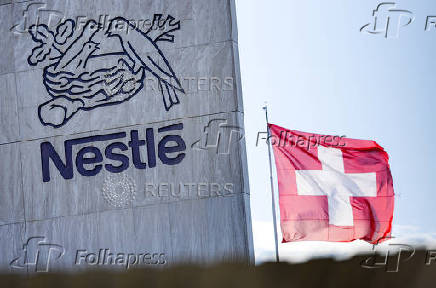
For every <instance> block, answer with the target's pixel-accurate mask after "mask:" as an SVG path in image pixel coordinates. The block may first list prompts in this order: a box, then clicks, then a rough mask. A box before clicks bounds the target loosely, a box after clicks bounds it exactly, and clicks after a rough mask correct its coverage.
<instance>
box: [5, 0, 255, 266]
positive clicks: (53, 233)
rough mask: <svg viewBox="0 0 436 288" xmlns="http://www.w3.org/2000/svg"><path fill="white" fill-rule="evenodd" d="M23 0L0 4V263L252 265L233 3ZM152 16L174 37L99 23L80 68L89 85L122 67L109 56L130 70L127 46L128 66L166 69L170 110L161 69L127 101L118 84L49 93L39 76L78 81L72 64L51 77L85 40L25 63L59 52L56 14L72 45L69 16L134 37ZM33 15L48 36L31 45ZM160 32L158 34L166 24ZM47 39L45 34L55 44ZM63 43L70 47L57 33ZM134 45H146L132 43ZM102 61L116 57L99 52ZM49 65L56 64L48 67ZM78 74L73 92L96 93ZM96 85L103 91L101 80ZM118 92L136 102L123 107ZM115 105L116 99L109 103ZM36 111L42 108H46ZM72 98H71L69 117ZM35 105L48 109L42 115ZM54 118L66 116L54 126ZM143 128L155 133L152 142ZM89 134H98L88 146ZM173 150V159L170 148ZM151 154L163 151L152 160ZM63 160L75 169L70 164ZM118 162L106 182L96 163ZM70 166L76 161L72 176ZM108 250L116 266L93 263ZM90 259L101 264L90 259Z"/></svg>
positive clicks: (77, 31)
mask: <svg viewBox="0 0 436 288" xmlns="http://www.w3.org/2000/svg"><path fill="white" fill-rule="evenodd" d="M11 2H13V3H11ZM34 2H35V1H27V2H26V1H25V2H22V1H0V4H1V5H0V29H1V30H2V31H1V32H0V33H1V35H2V37H1V41H0V51H2V52H1V53H0V119H1V124H0V155H1V159H2V161H0V189H1V191H0V192H1V193H0V268H2V269H4V270H8V271H18V272H26V271H28V272H35V271H45V270H47V269H48V270H49V271H53V270H56V269H65V268H67V269H87V268H90V267H97V266H102V267H118V268H125V267H126V266H127V265H126V261H127V262H130V263H131V265H130V266H134V265H138V264H139V263H145V264H144V265H146V266H150V267H151V266H152V267H156V266H158V267H160V266H168V265H171V264H175V263H179V262H181V261H194V262H206V263H211V262H216V261H227V260H243V261H247V262H249V261H253V244H252V238H251V237H252V236H251V221H250V207H249V202H250V201H249V187H248V174H247V167H246V166H247V163H246V154H245V153H246V152H245V141H244V137H243V108H242V95H241V83H240V74H239V60H238V44H237V28H236V19H235V7H234V3H233V0H207V1H205V0H184V1H173V0H129V1H120V0H112V1H107V0H96V1H80V0H65V1H56V0H46V1H45V2H46V3H45V4H34ZM36 2H38V3H41V2H44V1H36ZM155 13H159V14H163V18H162V19H166V18H165V17H166V15H168V14H169V15H171V16H173V17H174V18H175V19H174V20H173V21H171V22H167V23H166V24H165V25H169V26H170V24H174V23H176V21H179V20H180V29H179V30H176V31H172V32H171V33H170V34H171V35H173V36H174V41H173V42H171V41H156V42H153V43H155V44H156V46H153V45H149V43H148V42H147V41H149V38H146V37H145V36H144V37H143V36H141V35H143V34H141V33H139V32H138V31H133V32H132V31H130V32H129V33H130V34H128V35H127V34H126V35H121V36H120V37H119V38H118V37H112V38H111V39H109V38H105V37H106V36H105V34H104V33H101V32H102V31H103V32H105V31H106V30H107V29H108V27H105V25H106V23H101V24H103V25H102V26H103V27H101V28H100V30H99V31H98V32H97V33H96V34H95V37H94V38H92V39H91V40H92V42H96V43H98V44H99V47H100V49H99V50H95V51H97V52H92V53H94V54H90V55H91V56H95V57H90V58H89V59H88V60H89V62H87V64H86V65H85V66H84V67H83V68H82V70H83V71H82V72H83V73H88V74H86V75H88V76H89V75H90V73H92V72H95V71H97V70H98V69H102V67H103V68H110V67H112V66H113V65H119V64H116V63H117V60H119V59H125V60H126V63H128V62H129V61H132V60H130V59H128V58H129V56H131V55H132V51H128V49H127V48H123V47H125V46H127V43H131V45H133V46H135V45H137V46H135V49H136V50H138V51H137V52H138V58H139V59H142V60H144V62H143V63H142V64H140V65H139V66H141V65H142V66H144V67H147V68H148V69H150V67H149V66H150V65H151V64H150V62H147V61H148V60H147V59H154V60H155V61H156V62H157V63H156V65H157V66H154V67H151V70H153V69H154V70H156V69H158V70H159V68H161V67H164V68H163V70H165V71H166V72H168V71H169V70H168V68H167V66H166V65H165V62H166V63H167V65H169V66H170V67H171V68H172V70H173V71H172V72H174V75H175V77H176V78H177V79H179V81H180V83H181V86H182V88H183V90H184V91H181V90H175V91H176V92H177V95H178V97H179V100H180V103H179V104H177V105H174V106H173V107H171V108H170V109H169V110H168V111H167V110H166V109H165V107H164V104H163V100H162V98H163V96H162V94H161V91H160V90H159V86H158V85H157V83H158V79H160V78H159V75H161V74H159V73H161V72H159V71H157V70H156V71H157V72H156V73H157V74H159V75H158V76H156V75H155V74H153V73H152V72H151V71H150V70H147V69H146V68H144V71H145V79H141V81H142V82H143V83H146V84H145V85H144V87H142V88H139V89H138V88H137V87H136V86H135V87H136V88H134V89H136V90H134V91H136V92H135V93H133V92H125V91H127V90H128V85H127V84H128V83H127V82H125V81H126V80H121V82H120V83H121V84H120V85H126V86H123V89H124V90H122V91H121V90H117V91H118V92H119V93H120V94H119V95H118V94H116V93H115V92H114V93H112V92H111V93H112V94H111V93H107V94H104V93H103V92H101V91H100V92H98V91H97V90H96V91H97V92H96V93H95V95H94V94H93V95H91V96H89V95H88V94H87V92H86V91H85V90H86V89H84V88H83V87H73V88H72V89H70V90H68V91H67V92H65V91H63V92H58V91H57V90H56V91H55V92H53V91H54V90H50V89H52V87H53V86H50V85H54V84H53V82H50V81H49V80H53V79H52V78H50V77H49V75H48V74H47V73H48V71H50V69H54V71H55V72H56V73H59V72H60V73H64V72H68V71H70V72H71V75H72V76H71V78H78V77H80V76H79V75H78V74H79V73H78V71H79V70H80V68H77V69H71V67H68V66H66V67H65V68H62V69H61V68H59V66H53V63H55V64H54V65H56V63H60V62H57V61H61V60H60V59H62V58H63V57H67V56H68V55H67V53H70V52H71V51H72V52H73V53H74V55H83V54H80V53H84V52H83V51H82V50H80V49H81V48H83V49H86V48H84V47H85V44H86V43H85V44H83V45H81V46H80V47H79V46H78V47H76V46H77V45H76V44H74V43H73V42H71V43H73V44H71V45H70V46H65V45H66V44H64V46H63V48H59V49H60V52H59V53H58V52H57V51H54V52H53V51H50V53H51V54H48V56H47V57H46V58H45V59H44V60H43V61H40V62H38V63H37V65H32V63H35V61H34V62H32V60H29V56H30V55H33V56H34V58H32V59H40V60H41V59H42V55H43V54H44V53H48V50H41V54H38V51H39V50H35V49H38V46H39V45H41V43H43V45H52V46H51V47H61V46H62V45H61V44H59V43H62V41H61V40H58V38H57V37H60V34H62V33H63V32H62V31H64V32H65V31H66V32H65V33H64V34H65V35H68V34H69V31H68V27H67V26H66V25H64V26H61V28H60V30H61V31H60V32H58V31H57V30H56V29H57V27H59V24H60V23H64V21H65V20H66V19H72V20H74V21H75V24H76V26H75V27H74V29H72V31H71V37H70V38H71V39H75V38H77V39H78V42H77V43H79V41H81V40H80V39H82V38H85V36H84V35H85V34H86V33H84V34H83V35H82V36H80V32H81V31H82V32H83V31H85V30H86V29H85V28H83V27H84V24H83V25H82V27H79V26H80V25H79V22H80V21H84V23H85V22H86V21H87V20H89V19H95V20H97V21H98V20H99V19H100V20H101V19H103V18H102V16H103V15H107V16H106V21H109V20H110V19H113V18H115V17H117V16H122V17H124V18H125V19H128V20H131V19H132V20H136V21H137V22H136V23H140V21H139V20H144V21H142V23H144V24H143V25H144V26H142V27H141V26H140V28H138V29H139V30H141V31H142V32H144V31H146V29H147V28H144V27H148V26H147V25H148V24H145V23H152V22H151V20H152V19H153V15H154V14H155ZM79 16H80V17H79ZM77 17H79V18H77ZM36 19H39V22H38V23H40V24H46V25H47V27H48V30H49V31H51V33H52V34H53V36H50V35H48V34H50V33H47V32H44V31H42V32H41V33H40V34H38V33H36V32H38V30H36V32H34V33H36V34H35V35H36V36H35V37H34V38H35V39H32V36H31V33H30V32H29V30H31V29H29V26H30V25H31V24H33V23H36V21H37V20H36ZM60 19H63V20H60ZM80 19H85V20H80ZM100 22H101V21H100ZM150 25H151V24H150ZM165 25H164V26H163V28H162V29H167V28H166V26H165ZM65 27H67V28H65ZM170 27H171V28H173V27H176V26H170ZM64 28H65V29H66V30H63V29H64ZM41 29H42V28H41ZM58 30H59V29H58ZM165 31H166V30H165ZM58 34H59V35H58ZM147 35H149V34H147ZM50 37H54V38H53V39H55V40H54V41H55V42H56V43H54V42H53V41H52V40H50V39H52V38H50ZM49 38H50V39H49ZM150 39H151V36H150ZM40 41H42V42H40ZM50 41H51V42H50ZM66 41H67V42H66V43H68V41H69V40H68V37H67V40H66ZM141 41H143V42H141ZM58 42H59V43H58ZM145 42H147V45H145V44H143V43H145ZM87 43H89V42H87ZM120 44H121V45H120ZM74 45H76V46H74ZM138 45H139V46H138ZM35 47H36V48H35ZM44 47H45V46H44ZM136 47H139V48H136ZM74 49H75V50H74ZM32 50H34V51H32ZM139 50H141V51H139ZM35 51H36V52H35ZM68 51H70V52H68ZM81 51H82V52H81ZM98 51H103V52H98ZM108 52H123V53H124V54H122V55H121V54H117V55H112V56H107V55H106V54H105V53H108ZM99 53H100V54H99ZM37 54H38V55H37ZM59 54H60V56H59ZM103 54H105V55H106V56H105V55H103ZM56 56H57V57H59V58H55V57H56ZM38 57H39V58H38ZM50 57H52V58H54V59H52V60H48V59H49V58H50ZM80 57H81V56H80ZM138 58H135V59H136V60H137V61H136V62H138ZM76 59H77V58H76ZM156 59H157V60H156ZM50 61H51V62H50ZM134 61H135V60H133V62H134ZM145 62H147V63H148V64H147V63H145ZM113 63H115V64H113ZM138 63H139V62H138ZM51 65H52V68H50V66H51ZM123 65H126V64H123ZM127 65H129V66H123V67H124V68H126V67H127V68H126V69H127V70H128V69H133V68H131V65H130V63H128V64H127ZM147 65H149V66H147ZM151 66H153V65H151ZM53 67H57V68H53ZM67 68H68V69H67ZM170 70H171V69H170ZM117 71H118V70H117ZM120 71H121V70H120ZM132 71H133V70H132ZM82 72H81V73H82ZM107 73H109V72H107ZM132 73H134V72H132ZM86 75H85V76H86ZM105 75H106V74H105ZM127 75H130V74H127ZM132 75H133V74H132ZM135 75H138V74H135ZM85 76H83V77H85ZM88 76H86V77H88ZM86 77H85V78H83V79H85V80H83V79H82V78H80V79H81V82H80V81H79V82H77V83H79V84H80V83H84V85H88V86H89V87H91V88H90V89H91V90H92V89H93V87H95V86H92V85H89V83H87V82H86V81H87V80H86V79H89V77H91V76H89V77H88V78H86ZM126 77H127V76H126ZM61 78H62V75H60V74H59V75H58V74H56V77H55V79H57V80H59V81H60V80H62V79H61ZM118 78H120V77H118ZM118 78H116V79H115V80H116V81H118V80H119V79H118ZM70 80H71V79H70ZM147 80H151V81H150V82H147ZM62 81H67V80H62ZM141 81H138V83H139V82H141ZM85 82H86V83H85ZM47 83H48V85H49V87H47ZM65 83H67V82H65ZM65 83H64V84H65ZM74 83H76V82H74ZM107 83H109V82H103V84H104V85H108V86H109V85H111V84H107ZM126 83H127V84H126ZM147 83H149V84H147ZM168 83H170V81H168ZM171 83H173V82H171ZM67 84H68V83H67ZM59 85H61V84H59ZM96 85H100V84H96ZM173 85H174V86H176V85H175V84H173ZM78 86H80V85H78ZM88 86H86V87H88ZM112 88H113V87H112V86H111V88H110V89H112ZM74 89H76V90H74ZM113 89H117V88H113ZM170 90H171V86H170ZM77 91H78V92H77ZM93 91H94V90H93ZM110 91H115V90H110ZM76 92H77V93H76ZM128 93H133V96H132V95H130V96H131V98H128V95H127V94H128ZM102 95H106V96H107V98H104V97H103V98H102ZM98 97H99V98H98ZM112 97H119V98H120V99H121V98H122V100H120V101H118V102H117V101H115V100H114V99H115V98H112ZM123 97H124V98H123ZM97 98H98V99H97ZM109 98H110V99H109ZM127 98H128V99H127ZM51 101H53V102H51ZM74 101H76V102H74ZM46 102H47V103H48V104H49V105H48V106H43V103H46ZM51 103H53V104H54V105H52V104H51ZM74 103H76V104H77V103H79V104H78V105H79V106H80V109H78V111H77V112H76V111H75V109H76V108H74V107H73V106H74V105H75V104H74ZM101 104H110V105H101ZM50 105H51V106H50ZM44 107H45V108H47V107H48V108H47V109H46V110H44V109H45V108H44ZM38 111H40V112H38ZM41 111H42V112H41ZM64 111H66V112H64ZM55 112H56V113H58V114H55ZM41 113H42V114H41ZM43 113H48V114H49V116H44V115H47V114H43ZM50 113H51V114H53V117H54V118H53V119H54V120H53V119H52V118H50V117H52V115H51V114H50ZM59 113H61V114H60V115H61V116H59ZM62 113H66V114H65V115H63V114H62ZM71 113H72V115H68V117H67V116H66V115H67V114H71ZM41 115H43V116H41ZM47 117H48V118H47ZM59 117H60V118H59ZM63 117H64V118H65V119H66V121H64V122H62V121H61V122H62V125H58V124H59V123H61V122H59V119H64V118H63ZM47 119H49V120H47ZM50 119H51V120H50ZM50 121H51V122H50ZM171 125H173V126H171ZM174 125H176V126H174ZM168 126H169V127H170V128H168V129H171V127H172V128H174V127H176V128H177V129H173V130H170V131H168V129H165V128H164V129H163V130H159V129H160V128H161V129H162V128H163V127H168ZM132 131H137V133H138V136H139V139H140V140H147V141H146V144H145V142H144V143H143V144H144V145H143V146H141V147H140V148H139V151H140V152H141V161H142V162H143V163H145V165H144V167H145V169H138V168H137V167H135V163H133V162H134V160H133V158H134V156H133V154H132V150H133V148H131V147H130V146H129V141H130V140H131V139H130V135H131V132H132ZM147 131H149V132H147ZM150 131H151V132H150ZM115 133H121V134H115ZM123 133H125V134H123ZM134 133H135V132H134ZM147 133H152V134H151V135H152V137H151V138H149V137H148V136H150V135H148V136H147ZM98 135H99V136H100V138H98V137H96V136H98ZM105 135H118V136H120V135H121V136H123V135H124V136H123V137H121V136H120V137H121V138H117V139H111V140H108V137H110V136H105ZM168 135H173V136H170V137H167V136H168ZM114 137H115V136H114ZM74 139H80V140H77V141H76V142H80V143H76V142H74ZM96 139H100V140H96ZM152 139H153V141H154V142H155V143H154V145H153V143H152V142H153V141H152ZM174 139H178V140H176V141H174ZM180 139H181V140H180ZM91 140H94V141H93V142H91ZM165 141H166V142H165ZM177 141H179V142H177ZM115 142H119V143H122V144H124V145H125V146H123V145H122V144H120V145H121V148H123V147H125V148H126V150H125V151H123V150H124V149H118V148H119V147H120V146H118V148H115V149H114V150H112V152H114V154H121V155H124V156H118V158H117V159H118V160H119V159H120V157H121V158H122V159H121V161H117V160H116V159H115V158H116V157H115V158H113V157H108V155H107V153H105V151H106V152H107V149H108V148H107V147H108V146H110V145H111V144H112V143H115ZM160 142H162V144H161V145H159V143H160ZM43 143H45V144H43ZM67 143H76V144H74V145H72V146H71V153H70V154H71V155H70V154H69V152H68V147H67V148H66V146H68V144H67ZM180 143H183V144H184V146H185V147H186V148H184V147H181V146H180ZM44 145H45V146H44ZM177 145H179V146H178V147H177ZM182 146H183V145H182ZM43 147H46V148H47V147H52V149H54V150H52V154H50V155H51V158H49V157H48V156H47V155H48V154H47V155H45V156H46V158H45V159H46V160H48V162H47V163H48V166H46V167H45V168H47V167H48V170H46V176H47V175H49V176H50V180H48V179H45V180H46V181H44V179H43V169H44V163H43V159H44V156H43V153H42V150H43V149H45V148H43ZM85 147H94V148H90V149H93V150H92V151H94V152H93V153H91V152H89V149H88V148H85ZM159 147H160V148H159ZM165 147H166V148H165ZM168 147H175V148H168ZM84 148H85V149H88V153H85V154H83V155H82V156H83V158H88V160H86V159H85V162H86V161H88V164H86V163H85V164H83V163H82V162H80V159H79V160H77V159H78V158H80V157H81V156H80V155H79V156H78V154H80V151H81V150H82V149H84ZM95 148H97V149H98V151H100V152H99V153H101V155H102V159H100V160H99V159H94V160H92V159H91V160H89V158H92V157H96V155H97V154H98V153H97V154H95V153H96V152H95V151H96V149H95ZM183 148H184V149H183ZM165 149H167V150H165ZM171 149H175V150H173V151H172V152H171V151H170V150H171ZM152 150H155V154H154V155H155V160H156V161H155V162H156V164H155V165H153V163H152V162H153V157H152V156H151V158H150V156H148V155H149V153H152V152H150V151H152ZM159 150H162V151H161V153H160V154H159ZM53 151H54V152H55V154H56V155H58V157H59V159H60V160H61V161H62V163H63V165H66V166H68V167H69V166H71V167H73V168H72V175H71V176H70V177H63V176H62V175H61V173H60V171H62V169H60V168H59V167H61V166H59V167H58V168H57V167H56V166H55V164H54V163H55V161H54V160H53V159H54V157H55V156H56V155H55V154H54V153H53ZM83 151H86V150H83ZM83 151H82V152H83ZM98 151H97V152H98ZM115 152H116V153H115ZM97 156H98V155H97ZM112 156H113V155H112ZM69 157H71V160H72V161H71V163H69V164H68V163H67V160H66V159H68V158H69ZM165 157H166V158H165ZM177 157H179V158H177ZM97 158H98V157H97ZM167 158H169V159H173V160H168V159H167ZM123 159H124V161H126V159H127V162H128V168H127V169H125V170H124V171H122V172H119V173H118V172H116V173H112V172H109V171H108V169H106V168H105V165H112V166H118V165H120V163H123V162H122V161H123ZM165 159H167V160H165ZM174 159H179V160H180V161H177V160H174ZM175 162H178V163H175ZM47 163H46V164H47ZM65 163H67V164H65ZM124 164H126V163H124ZM99 165H102V166H101V171H99V173H98V174H96V175H90V174H95V173H92V172H89V171H91V170H93V169H97V168H98V166H99ZM78 166H80V167H82V166H83V169H82V171H79V169H80V167H79V168H78ZM150 166H152V167H150ZM144 167H142V168H144ZM124 168H125V166H124ZM122 169H123V168H122ZM83 170H86V171H83ZM82 174H83V175H82ZM64 176H65V175H64ZM65 178H67V179H65ZM109 253H112V254H114V256H113V258H115V256H116V255H117V253H118V254H119V255H118V256H119V259H118V260H117V261H118V262H117V263H115V262H116V261H115V259H112V260H113V261H112V260H107V259H106V262H105V261H104V260H102V257H108V255H109ZM128 254H131V256H129V257H130V258H127V257H128V256H127V255H128ZM96 257H97V258H98V257H100V258H98V260H95V258H96ZM111 257H112V256H111ZM126 259H127V260H126ZM77 260H79V262H80V263H77ZM141 261H142V262H141ZM46 262H48V263H46ZM109 262H110V263H109ZM112 262H113V263H112ZM155 262H158V263H157V264H156V263H155ZM108 263H109V264H108ZM114 263H115V264H114ZM147 263H149V264H147Z"/></svg>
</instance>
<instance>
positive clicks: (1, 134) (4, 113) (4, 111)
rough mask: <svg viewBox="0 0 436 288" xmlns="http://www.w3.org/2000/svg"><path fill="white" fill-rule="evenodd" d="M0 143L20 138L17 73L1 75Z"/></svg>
mask: <svg viewBox="0 0 436 288" xmlns="http://www.w3.org/2000/svg"><path fill="white" fill-rule="evenodd" d="M0 121H1V122H0V144H2V143H9V142H13V141H16V140H18V137H19V134H20V133H19V125H18V113H17V93H16V89H15V74H4V75H0Z"/></svg>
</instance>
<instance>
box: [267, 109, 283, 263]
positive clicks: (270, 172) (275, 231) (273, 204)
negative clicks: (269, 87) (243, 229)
mask: <svg viewBox="0 0 436 288" xmlns="http://www.w3.org/2000/svg"><path fill="white" fill-rule="evenodd" d="M263 110H265V119H266V131H267V136H268V138H267V141H266V143H267V145H268V158H269V178H270V182H271V206H272V214H273V224H274V241H275V248H276V262H280V260H279V243H278V241H277V222H276V205H275V203H276V202H275V197H274V184H273V175H272V162H271V147H270V141H269V139H270V133H269V127H268V107H267V105H266V103H265V106H263Z"/></svg>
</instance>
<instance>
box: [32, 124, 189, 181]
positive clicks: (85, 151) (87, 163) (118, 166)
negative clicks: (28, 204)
mask: <svg viewBox="0 0 436 288" xmlns="http://www.w3.org/2000/svg"><path fill="white" fill-rule="evenodd" d="M181 130H183V124H182V123H179V124H173V125H169V126H165V127H161V128H159V129H158V130H157V132H158V134H163V135H165V136H164V137H163V138H162V139H161V140H160V141H159V142H158V143H157V147H156V144H155V143H156V142H157V141H156V133H155V130H154V129H153V128H147V129H146V133H145V139H144V140H142V139H140V137H139V132H138V130H131V131H130V140H129V141H128V143H127V144H126V143H124V142H120V141H117V142H113V143H110V144H109V145H107V146H106V148H105V149H104V152H102V151H100V149H99V148H97V147H95V146H93V145H92V144H95V143H96V142H107V141H112V140H118V139H124V138H126V137H127V133H126V132H118V133H112V134H106V135H95V136H89V137H83V138H76V139H71V140H66V141H65V142H64V149H65V160H62V159H61V156H59V154H58V152H57V151H56V150H55V148H54V146H53V145H52V144H51V143H50V142H48V141H47V142H42V143H41V162H42V178H43V181H44V182H49V181H50V179H51V176H50V160H51V161H52V163H53V164H54V166H55V167H56V169H57V170H58V171H59V173H60V175H61V176H62V177H63V178H64V179H72V178H73V176H74V172H73V170H74V169H73V167H74V165H75V166H76V169H77V172H79V174H80V175H82V176H88V177H90V176H95V175H97V174H98V173H100V171H101V170H102V169H103V166H104V168H105V169H106V171H108V172H111V173H121V172H123V171H125V170H127V169H128V168H129V166H130V158H129V156H128V154H126V153H125V152H126V151H127V150H130V153H129V154H130V155H131V158H132V162H133V166H134V167H135V168H136V169H146V168H147V166H148V167H149V168H153V167H156V164H157V158H159V160H160V161H161V163H163V164H165V165H176V164H179V163H180V162H181V161H182V160H183V159H184V158H185V156H186V154H185V153H183V151H185V150H186V144H185V141H184V140H183V139H182V137H181V136H180V135H174V134H170V133H171V132H173V133H174V131H181ZM83 144H89V145H88V146H85V147H83V148H81V149H80V150H79V151H78V152H77V153H76V155H75V157H74V158H75V161H73V146H75V145H83ZM141 146H146V148H147V155H146V156H142V155H141V151H140V147H141ZM103 155H104V156H103ZM104 158H105V159H107V160H109V161H108V163H106V164H103V162H106V161H104ZM145 158H146V159H147V162H143V161H142V159H145Z"/></svg>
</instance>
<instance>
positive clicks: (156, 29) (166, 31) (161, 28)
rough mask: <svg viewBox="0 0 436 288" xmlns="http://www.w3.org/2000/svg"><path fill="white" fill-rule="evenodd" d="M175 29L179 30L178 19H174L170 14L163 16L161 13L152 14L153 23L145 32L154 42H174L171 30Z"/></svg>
mask: <svg viewBox="0 0 436 288" xmlns="http://www.w3.org/2000/svg"><path fill="white" fill-rule="evenodd" d="M177 30H180V20H179V21H175V19H174V17H173V16H171V15H168V16H167V17H166V18H163V17H162V14H154V16H153V23H152V25H151V27H150V28H149V29H148V30H147V32H146V34H147V35H148V36H149V37H150V38H151V39H153V41H154V42H158V41H167V42H174V35H173V34H172V32H174V31H177Z"/></svg>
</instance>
